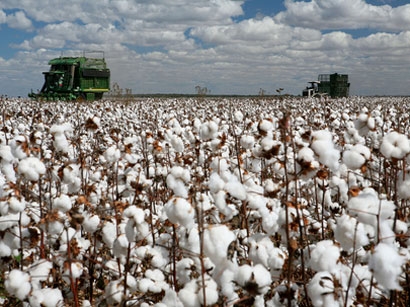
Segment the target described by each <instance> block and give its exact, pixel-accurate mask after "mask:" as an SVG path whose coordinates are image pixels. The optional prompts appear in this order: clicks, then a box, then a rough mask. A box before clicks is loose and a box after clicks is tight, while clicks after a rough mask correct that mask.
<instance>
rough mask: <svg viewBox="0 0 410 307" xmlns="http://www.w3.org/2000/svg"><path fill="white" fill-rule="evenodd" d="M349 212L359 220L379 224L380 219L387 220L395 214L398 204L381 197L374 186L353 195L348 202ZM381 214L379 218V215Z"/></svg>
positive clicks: (374, 224) (373, 224)
mask: <svg viewBox="0 0 410 307" xmlns="http://www.w3.org/2000/svg"><path fill="white" fill-rule="evenodd" d="M347 207H348V212H349V214H350V215H351V216H354V217H356V218H357V220H358V221H359V222H362V223H365V224H368V225H372V226H373V227H376V226H377V223H378V220H379V219H380V220H386V219H388V218H390V217H393V216H394V210H395V208H396V206H395V205H394V202H392V201H388V200H385V199H382V200H381V199H379V197H378V194H377V192H376V191H375V190H373V189H372V188H365V189H364V190H363V191H361V192H360V193H359V195H358V196H356V197H352V198H351V199H350V200H349V202H348V204H347ZM377 215H379V219H378V217H377Z"/></svg>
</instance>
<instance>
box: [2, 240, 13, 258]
mask: <svg viewBox="0 0 410 307" xmlns="http://www.w3.org/2000/svg"><path fill="white" fill-rule="evenodd" d="M11 251H12V250H11V247H10V245H9V244H7V242H5V241H4V240H0V257H8V256H10V255H11Z"/></svg>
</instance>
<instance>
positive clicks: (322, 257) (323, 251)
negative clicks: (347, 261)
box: [308, 240, 340, 272]
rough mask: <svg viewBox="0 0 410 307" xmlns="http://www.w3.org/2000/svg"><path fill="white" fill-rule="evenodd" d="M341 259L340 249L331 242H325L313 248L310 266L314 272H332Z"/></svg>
mask: <svg viewBox="0 0 410 307" xmlns="http://www.w3.org/2000/svg"><path fill="white" fill-rule="evenodd" d="M339 257H340V248H339V247H338V246H337V245H335V244H334V243H333V241H331V240H323V241H320V242H318V243H317V244H316V246H315V247H313V249H312V251H311V254H310V259H309V263H308V265H309V267H310V268H311V269H312V270H314V271H318V272H319V271H329V272H332V271H334V270H335V269H336V268H337V263H338V261H339Z"/></svg>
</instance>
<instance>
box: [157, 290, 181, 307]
mask: <svg viewBox="0 0 410 307" xmlns="http://www.w3.org/2000/svg"><path fill="white" fill-rule="evenodd" d="M169 306H173V307H184V305H183V304H182V302H181V300H180V299H179V298H178V295H177V293H176V292H175V291H174V290H172V289H167V290H166V291H165V296H164V297H163V298H162V301H161V303H158V304H156V305H155V307H169Z"/></svg>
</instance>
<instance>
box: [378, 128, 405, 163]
mask: <svg viewBox="0 0 410 307" xmlns="http://www.w3.org/2000/svg"><path fill="white" fill-rule="evenodd" d="M380 152H381V153H382V155H383V156H385V157H386V158H388V159H389V158H395V159H403V158H404V157H405V156H406V155H407V154H408V153H409V152H410V142H409V139H408V138H407V136H406V135H404V134H401V133H398V132H396V131H393V132H390V133H389V134H386V135H385V136H384V137H383V141H382V144H381V146H380Z"/></svg>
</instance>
